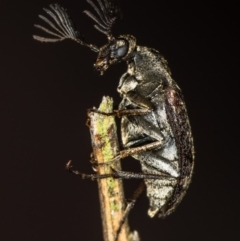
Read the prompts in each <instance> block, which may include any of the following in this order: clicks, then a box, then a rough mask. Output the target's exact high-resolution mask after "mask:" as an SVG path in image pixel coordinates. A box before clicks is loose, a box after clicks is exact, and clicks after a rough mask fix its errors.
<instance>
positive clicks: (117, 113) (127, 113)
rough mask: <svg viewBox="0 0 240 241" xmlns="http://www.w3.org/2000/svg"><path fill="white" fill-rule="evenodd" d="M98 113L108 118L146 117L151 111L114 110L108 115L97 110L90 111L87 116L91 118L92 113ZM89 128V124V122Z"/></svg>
mask: <svg viewBox="0 0 240 241" xmlns="http://www.w3.org/2000/svg"><path fill="white" fill-rule="evenodd" d="M92 112H94V113H97V114H101V115H106V116H117V117H119V118H120V117H122V116H136V115H146V114H148V113H150V112H151V110H148V109H126V110H114V111H113V112H110V113H106V112H102V111H99V110H97V109H88V111H87V115H88V116H89V115H90V113H92ZM87 126H89V122H87Z"/></svg>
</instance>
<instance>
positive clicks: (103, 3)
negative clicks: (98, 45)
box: [84, 0, 121, 40]
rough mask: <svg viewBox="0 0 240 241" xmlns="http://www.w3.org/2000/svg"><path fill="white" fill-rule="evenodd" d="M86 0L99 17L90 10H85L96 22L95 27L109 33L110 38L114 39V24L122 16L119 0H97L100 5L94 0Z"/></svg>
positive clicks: (106, 33)
mask: <svg viewBox="0 0 240 241" xmlns="http://www.w3.org/2000/svg"><path fill="white" fill-rule="evenodd" d="M86 1H87V2H88V3H89V4H90V5H91V6H92V7H93V9H94V10H95V12H96V13H97V15H98V17H96V16H95V15H94V14H92V13H91V12H89V11H88V10H85V11H84V13H85V14H87V16H88V17H90V18H91V19H92V20H93V21H94V22H95V23H96V25H94V27H95V28H96V29H97V30H98V31H100V32H101V33H103V34H105V35H107V37H108V39H109V40H111V39H113V36H112V32H111V29H112V26H113V24H114V23H115V22H116V20H117V19H119V18H120V17H121V10H120V7H119V3H118V0H96V1H97V3H98V5H99V7H98V6H97V5H96V4H95V3H94V2H93V1H92V0H86Z"/></svg>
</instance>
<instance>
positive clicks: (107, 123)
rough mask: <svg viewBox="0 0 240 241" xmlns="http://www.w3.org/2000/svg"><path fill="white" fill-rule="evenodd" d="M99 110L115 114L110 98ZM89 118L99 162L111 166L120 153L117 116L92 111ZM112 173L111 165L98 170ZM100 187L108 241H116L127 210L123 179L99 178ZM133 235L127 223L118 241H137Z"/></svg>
mask: <svg viewBox="0 0 240 241" xmlns="http://www.w3.org/2000/svg"><path fill="white" fill-rule="evenodd" d="M98 110H99V111H101V112H105V113H111V112H112V111H113V101H112V99H111V98H110V97H103V100H102V103H101V104H100V107H99V109H98ZM89 119H90V133H91V138H92V146H93V155H94V159H95V160H96V161H97V163H107V162H108V161H110V160H111V159H113V158H114V157H115V156H116V155H117V153H118V151H119V145H118V137H117V132H116V124H115V121H114V117H113V116H106V115H102V114H99V113H95V112H91V113H90V114H89ZM111 166H112V167H113V168H114V169H116V170H120V169H121V166H120V163H119V162H117V163H115V164H113V165H111ZM110 172H111V168H110V166H108V165H105V166H99V167H98V168H97V173H98V174H107V173H110ZM98 187H99V196H100V205H101V216H102V223H103V236H104V241H114V240H115V234H116V231H117V228H118V227H119V224H120V221H121V218H122V217H123V212H124V210H125V199H124V192H123V186H122V180H120V179H114V178H105V179H99V180H98ZM135 235H136V233H135ZM133 236H134V235H131V234H130V231H129V227H128V222H127V220H126V222H125V223H124V225H123V227H122V229H121V232H120V235H119V238H118V240H119V241H131V240H133Z"/></svg>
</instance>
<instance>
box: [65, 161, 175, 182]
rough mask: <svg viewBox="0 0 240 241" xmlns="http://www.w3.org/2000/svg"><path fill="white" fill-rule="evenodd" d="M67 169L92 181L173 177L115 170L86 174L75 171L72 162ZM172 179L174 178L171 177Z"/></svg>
mask: <svg viewBox="0 0 240 241" xmlns="http://www.w3.org/2000/svg"><path fill="white" fill-rule="evenodd" d="M66 169H67V170H68V171H69V172H71V173H73V174H75V175H77V176H79V177H81V178H83V179H92V180H98V179H104V178H108V177H112V178H120V179H161V178H166V177H171V176H169V175H167V174H161V175H160V174H150V173H135V172H124V171H116V170H114V169H113V168H111V170H112V173H108V174H100V175H99V174H86V173H82V172H79V171H77V170H73V168H72V165H71V160H70V161H68V163H67V164H66ZM171 178H172V177H171Z"/></svg>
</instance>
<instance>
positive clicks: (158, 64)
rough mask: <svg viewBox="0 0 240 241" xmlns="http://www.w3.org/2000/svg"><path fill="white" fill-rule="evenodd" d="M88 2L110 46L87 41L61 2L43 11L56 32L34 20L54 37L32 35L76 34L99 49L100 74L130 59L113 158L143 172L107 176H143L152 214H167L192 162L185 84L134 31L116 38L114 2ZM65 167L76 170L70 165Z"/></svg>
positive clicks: (122, 85) (97, 65) (182, 191)
mask: <svg viewBox="0 0 240 241" xmlns="http://www.w3.org/2000/svg"><path fill="white" fill-rule="evenodd" d="M87 2H88V3H89V4H90V5H91V6H92V7H93V9H94V10H95V12H96V13H97V15H94V14H92V13H91V12H89V11H84V13H86V14H87V15H88V16H89V17H90V18H91V19H92V20H93V21H94V22H95V23H96V25H94V27H95V28H96V29H97V30H98V31H100V32H101V33H103V34H105V35H106V36H107V40H108V42H107V44H106V45H104V46H102V47H100V48H99V47H97V46H96V45H93V44H89V43H87V42H86V40H85V39H84V37H83V35H82V34H81V33H80V32H78V31H76V30H75V28H74V25H73V23H72V21H71V19H70V17H69V16H68V14H67V12H66V10H65V9H64V8H62V7H61V6H59V5H58V4H52V5H50V8H49V9H44V10H45V12H46V13H47V14H48V15H49V16H50V17H51V18H52V19H53V21H50V20H49V19H48V18H46V17H44V16H42V15H40V16H39V17H40V18H41V19H42V20H44V21H45V22H46V23H47V24H48V25H50V26H51V27H52V29H53V31H52V30H49V29H47V28H45V27H43V26H40V25H35V27H37V28H40V29H41V30H43V31H45V32H47V33H48V34H50V35H53V36H55V38H46V37H40V36H36V35H34V39H36V40H38V41H42V42H58V41H62V40H65V39H72V40H74V41H76V42H77V43H79V44H81V45H83V46H86V47H88V48H89V49H90V50H92V51H94V52H97V53H98V56H97V59H96V62H95V64H94V68H95V69H96V70H97V71H98V72H99V73H100V75H103V74H104V72H105V71H106V70H107V69H108V68H109V67H110V66H111V65H113V64H117V63H120V62H122V61H124V62H126V63H127V71H126V73H124V74H123V75H122V77H121V78H120V82H119V84H118V87H117V91H118V92H119V93H120V95H121V97H122V101H121V103H120V105H119V109H118V110H117V111H116V112H115V113H113V114H116V113H117V115H118V116H120V117H121V140H122V145H123V150H122V151H121V152H120V153H119V155H118V156H117V157H116V158H114V160H113V162H114V161H116V160H119V159H122V158H124V157H127V156H132V157H133V158H135V159H137V160H138V161H139V162H140V164H141V168H142V173H130V172H120V171H117V170H113V172H112V174H109V176H111V177H114V178H122V179H131V178H138V179H143V180H144V182H145V186H146V191H147V196H148V199H149V206H150V207H149V210H148V215H149V216H150V217H154V216H158V217H162V218H164V217H166V216H168V215H169V214H171V213H172V212H173V211H174V210H175V209H176V207H177V206H178V204H179V203H180V202H181V200H182V198H183V197H184V195H185V194H186V191H187V189H188V186H189V184H190V182H191V178H192V174H193V167H194V145H193V137H192V132H191V126H190V123H189V118H188V114H187V109H186V105H185V102H184V98H183V95H182V92H181V89H180V88H179V86H178V85H177V83H176V82H175V81H174V80H173V78H172V76H171V72H170V70H169V67H168V64H167V61H166V60H165V59H164V58H163V56H162V55H161V54H160V53H159V52H158V51H157V50H155V49H152V48H148V47H143V46H139V45H137V42H136V38H135V37H134V36H132V35H128V34H125V35H120V36H119V37H116V38H115V37H114V36H113V35H112V33H111V30H112V27H113V25H114V23H115V22H116V20H117V19H119V17H120V8H119V5H118V3H117V2H116V1H113V0H104V1H102V0H96V3H97V4H95V3H94V2H93V1H92V0H87ZM103 114H104V113H103ZM67 168H68V169H69V170H70V171H72V172H74V171H73V170H72V168H71V166H70V164H68V165H67ZM75 173H77V174H79V175H82V176H83V175H84V177H89V178H93V179H97V178H106V175H105V176H104V177H100V176H99V175H94V174H90V175H86V174H81V173H79V172H75ZM142 189H143V188H142Z"/></svg>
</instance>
